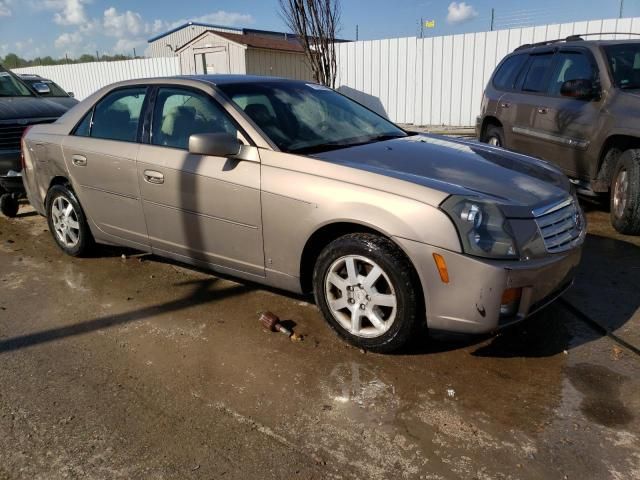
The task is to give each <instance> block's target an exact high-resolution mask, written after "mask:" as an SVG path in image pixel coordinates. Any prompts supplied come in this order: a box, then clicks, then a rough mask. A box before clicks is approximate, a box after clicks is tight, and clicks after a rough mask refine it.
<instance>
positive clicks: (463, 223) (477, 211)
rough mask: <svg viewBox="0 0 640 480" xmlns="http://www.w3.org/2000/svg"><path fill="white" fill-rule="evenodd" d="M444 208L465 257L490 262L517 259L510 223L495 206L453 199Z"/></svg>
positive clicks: (480, 201) (477, 201) (447, 201)
mask: <svg viewBox="0 0 640 480" xmlns="http://www.w3.org/2000/svg"><path fill="white" fill-rule="evenodd" d="M441 207H442V209H443V210H444V211H445V212H447V214H449V217H451V219H452V220H453V223H455V225H456V228H457V229H458V233H459V234H460V238H461V239H462V246H463V249H464V251H465V253H468V254H469V255H476V256H479V257H487V258H504V259H507V258H508V259H513V258H518V249H517V248H516V243H515V240H514V239H513V235H512V234H511V231H510V228H509V223H508V222H507V221H506V219H505V218H504V215H503V214H502V212H501V211H500V209H499V208H498V207H497V206H496V205H495V204H494V203H491V202H487V201H482V200H475V199H473V198H464V197H457V196H452V197H449V198H448V199H447V200H446V201H445V202H444V203H443V204H442V205H441Z"/></svg>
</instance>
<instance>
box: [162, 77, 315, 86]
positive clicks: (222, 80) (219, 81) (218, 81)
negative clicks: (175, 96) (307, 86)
mask: <svg viewBox="0 0 640 480" xmlns="http://www.w3.org/2000/svg"><path fill="white" fill-rule="evenodd" d="M173 78H178V79H186V80H196V81H201V82H207V83H211V84H213V85H232V84H238V83H274V82H277V83H282V82H285V83H291V84H296V83H309V82H303V81H302V80H292V79H289V78H281V77H265V76H260V75H233V74H231V75H181V76H179V77H173Z"/></svg>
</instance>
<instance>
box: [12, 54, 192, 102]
mask: <svg viewBox="0 0 640 480" xmlns="http://www.w3.org/2000/svg"><path fill="white" fill-rule="evenodd" d="M12 71H13V72H15V73H18V74H20V73H35V74H37V75H40V76H42V77H46V78H49V79H51V80H53V81H54V82H56V83H57V84H58V85H60V86H61V87H62V88H63V89H65V90H66V91H68V92H73V93H74V95H75V96H76V98H77V99H78V100H82V99H84V98H86V97H88V96H89V95H91V94H92V93H93V92H95V91H96V90H98V89H100V88H102V87H104V86H106V85H109V84H110V83H114V82H119V81H121V80H130V79H133V78H150V77H166V76H174V75H180V74H181V72H180V61H179V59H178V57H166V58H141V59H136V60H122V61H118V62H91V63H77V64H71V65H52V66H46V67H26V68H14V69H13V70H12Z"/></svg>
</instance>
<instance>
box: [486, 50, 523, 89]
mask: <svg viewBox="0 0 640 480" xmlns="http://www.w3.org/2000/svg"><path fill="white" fill-rule="evenodd" d="M526 59H527V55H514V56H513V57H509V58H507V59H506V60H505V61H504V62H503V63H502V65H500V68H498V71H497V72H496V74H495V76H494V77H493V85H494V87H496V88H498V89H500V90H513V87H514V85H515V83H516V78H517V77H518V73H519V72H520V69H521V68H522V65H523V64H524V62H525V60H526Z"/></svg>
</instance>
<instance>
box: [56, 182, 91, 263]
mask: <svg viewBox="0 0 640 480" xmlns="http://www.w3.org/2000/svg"><path fill="white" fill-rule="evenodd" d="M69 207H71V208H72V210H68V208H69ZM47 222H48V224H49V231H50V232H51V235H53V239H54V240H55V241H56V243H57V244H58V246H59V247H60V248H61V249H62V251H63V252H65V253H66V254H67V255H71V256H72V257H81V256H83V255H85V254H87V253H88V251H89V250H90V249H91V247H93V244H94V241H93V236H92V235H91V230H89V225H88V224H87V220H86V217H85V214H84V211H83V210H82V207H81V206H80V203H79V202H78V199H77V198H76V195H75V193H73V191H72V190H71V189H70V188H69V187H67V186H63V185H54V186H53V187H51V189H50V190H49V193H48V194H47Z"/></svg>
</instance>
